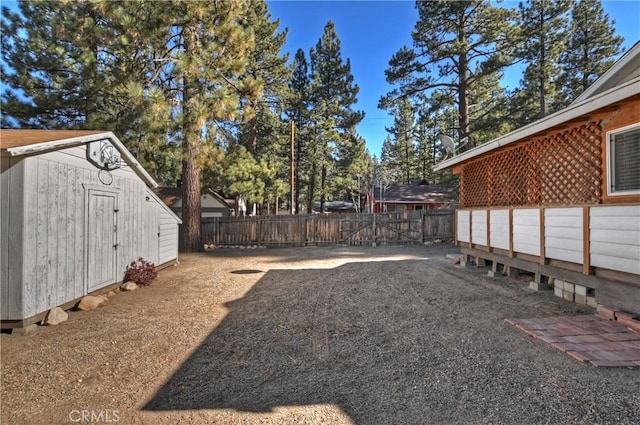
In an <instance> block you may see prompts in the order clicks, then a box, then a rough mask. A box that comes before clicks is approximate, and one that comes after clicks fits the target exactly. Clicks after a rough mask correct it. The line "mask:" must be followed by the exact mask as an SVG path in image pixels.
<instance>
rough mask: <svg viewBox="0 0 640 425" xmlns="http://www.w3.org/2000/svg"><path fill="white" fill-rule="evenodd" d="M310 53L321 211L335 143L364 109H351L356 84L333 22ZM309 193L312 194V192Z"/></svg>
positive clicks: (357, 119) (355, 99)
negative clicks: (360, 110) (343, 55)
mask: <svg viewBox="0 0 640 425" xmlns="http://www.w3.org/2000/svg"><path fill="white" fill-rule="evenodd" d="M310 56H311V69H312V74H311V75H312V79H311V101H312V103H313V116H312V120H313V127H314V142H313V143H315V144H316V146H315V148H316V149H317V150H316V152H317V153H318V154H319V164H317V166H318V167H319V168H320V211H321V212H324V211H325V202H326V200H327V194H328V180H327V179H328V177H329V173H330V172H331V170H332V168H333V166H334V153H335V146H336V143H337V142H338V141H339V140H341V138H342V137H343V135H344V134H345V132H346V131H347V130H348V129H351V128H354V127H355V126H356V125H357V124H358V123H359V122H360V121H362V119H363V118H364V113H363V112H359V111H354V110H353V109H352V106H353V105H354V104H355V103H356V102H357V95H358V91H359V88H358V86H357V85H356V84H355V83H354V82H353V75H352V74H351V64H350V61H349V59H347V60H346V62H343V61H342V54H341V51H340V39H339V38H338V35H337V33H336V30H335V26H334V24H333V22H331V21H329V22H327V24H326V25H325V27H324V32H323V34H322V37H321V38H320V39H319V40H318V43H317V44H316V47H315V48H314V49H312V50H311V54H310ZM310 195H311V196H313V193H311V194H310ZM309 204H310V202H309Z"/></svg>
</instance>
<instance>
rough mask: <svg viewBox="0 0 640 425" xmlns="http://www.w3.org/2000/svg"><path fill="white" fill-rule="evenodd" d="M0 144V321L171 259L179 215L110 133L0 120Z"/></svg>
mask: <svg viewBox="0 0 640 425" xmlns="http://www.w3.org/2000/svg"><path fill="white" fill-rule="evenodd" d="M0 154H1V157H0V158H1V160H2V163H1V165H2V167H1V171H2V172H1V175H0V194H1V196H0V198H1V209H0V234H1V237H0V241H1V242H0V245H1V250H0V252H1V257H0V264H1V270H0V272H1V278H0V280H1V294H0V295H1V296H0V300H1V304H0V310H1V320H2V327H3V328H7V327H20V326H26V325H28V324H31V323H35V322H36V321H38V320H40V319H41V318H42V317H43V316H44V314H46V312H47V311H48V310H50V309H51V308H53V307H57V306H62V307H63V308H64V307H67V308H68V307H71V306H72V305H73V304H74V303H75V302H76V301H77V300H78V299H79V298H81V297H82V296H84V295H87V294H90V293H94V292H100V291H106V290H107V289H108V288H110V287H111V286H113V285H116V284H118V283H119V282H121V281H122V280H123V277H124V273H125V270H126V267H127V265H128V264H129V263H130V262H131V261H134V260H136V259H138V258H139V257H143V258H144V259H146V260H147V261H152V262H153V263H155V264H156V265H157V266H158V267H163V266H166V265H170V264H174V263H176V262H177V258H178V224H179V223H180V219H179V218H178V217H176V215H175V214H174V213H173V212H172V211H171V210H170V209H169V208H168V207H167V206H166V205H164V203H162V202H161V201H160V199H159V198H158V197H157V196H156V195H155V193H154V192H153V190H152V189H153V188H155V187H156V186H157V184H156V182H155V181H154V180H153V179H152V178H151V176H149V174H148V173H147V172H146V171H145V170H144V169H143V168H142V166H141V165H140V164H139V163H138V161H136V159H135V158H134V157H133V156H132V155H131V153H130V152H129V151H128V150H127V149H126V148H125V147H124V146H123V144H122V143H121V142H120V141H119V140H118V138H117V137H116V136H115V135H114V134H113V133H110V132H100V131H50V130H0Z"/></svg>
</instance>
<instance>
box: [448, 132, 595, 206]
mask: <svg viewBox="0 0 640 425" xmlns="http://www.w3.org/2000/svg"><path fill="white" fill-rule="evenodd" d="M601 133H602V132H601V129H600V127H599V126H598V125H597V124H596V123H588V124H585V125H582V126H580V127H574V128H572V129H570V130H566V131H564V132H560V133H556V134H554V135H552V136H547V137H540V138H536V139H533V140H530V141H528V142H526V143H523V144H521V145H520V146H517V147H515V148H511V149H507V150H504V151H502V152H498V153H496V154H494V155H491V156H488V157H486V158H484V159H481V160H478V161H475V162H472V163H470V164H467V165H465V166H464V167H463V168H462V175H461V195H460V204H461V207H463V208H468V207H487V206H529V205H572V204H583V203H585V204H586V203H597V202H598V201H599V200H600V198H601V183H602V171H601V169H602V164H601V147H600V146H601V145H600V141H601Z"/></svg>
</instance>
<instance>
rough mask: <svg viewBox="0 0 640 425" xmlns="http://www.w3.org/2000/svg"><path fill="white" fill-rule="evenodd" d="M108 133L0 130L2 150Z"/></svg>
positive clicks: (93, 131)
mask: <svg viewBox="0 0 640 425" xmlns="http://www.w3.org/2000/svg"><path fill="white" fill-rule="evenodd" d="M105 133H108V132H105V131H99V130H15V129H0V148H2V149H10V148H18V147H23V146H30V145H35V144H40V143H48V142H55V141H61V140H66V139H77V138H78V137H82V136H93V135H96V134H105Z"/></svg>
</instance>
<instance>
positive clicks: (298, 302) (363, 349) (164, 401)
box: [144, 260, 450, 423]
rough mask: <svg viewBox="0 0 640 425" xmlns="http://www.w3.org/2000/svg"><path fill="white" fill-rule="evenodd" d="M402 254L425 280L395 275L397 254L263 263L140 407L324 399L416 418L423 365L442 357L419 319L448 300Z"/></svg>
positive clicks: (256, 405)
mask: <svg viewBox="0 0 640 425" xmlns="http://www.w3.org/2000/svg"><path fill="white" fill-rule="evenodd" d="M402 263H403V268H402V269H403V270H407V269H408V270H409V274H410V275H412V276H416V275H421V276H422V279H419V281H416V280H415V279H406V280H405V279H403V277H402V276H398V275H397V274H398V267H397V264H398V262H380V263H376V266H375V267H371V266H368V265H366V264H362V263H357V264H346V265H343V266H340V267H337V268H334V269H329V270H322V271H319V270H292V271H286V270H276V271H269V272H268V273H267V274H266V275H265V276H263V277H262V279H260V281H258V283H257V284H256V285H255V286H254V287H253V288H252V289H251V291H249V292H248V293H247V294H246V296H245V297H243V298H241V299H238V300H235V301H232V302H230V303H228V304H227V305H226V306H227V307H228V309H229V313H228V314H227V316H226V317H225V319H224V320H223V322H222V323H221V324H220V325H219V326H218V327H217V328H216V329H215V330H214V331H213V332H212V333H211V334H210V335H209V336H208V337H207V338H206V340H205V341H204V342H203V343H202V344H201V345H200V346H199V347H198V348H197V349H196V351H195V352H194V353H193V354H192V355H191V356H190V357H189V359H188V360H187V361H186V362H185V363H184V364H182V366H181V367H180V368H179V370H177V372H175V374H174V375H173V376H172V377H171V378H170V380H169V381H168V382H166V384H165V385H164V386H163V387H162V388H161V389H160V391H159V392H158V393H157V394H156V395H155V397H154V398H153V399H152V400H151V401H149V402H148V404H147V405H146V406H145V407H144V409H145V410H152V411H168V410H190V409H236V410H239V411H247V412H268V411H271V410H272V409H273V408H275V407H278V406H296V405H298V406H299V405H317V404H331V405H336V406H338V407H339V408H340V409H342V411H343V412H345V413H346V414H347V415H349V417H351V418H352V419H353V420H354V421H355V422H357V423H374V422H380V423H389V420H390V418H393V420H392V422H394V423H416V422H420V421H421V420H420V418H424V417H426V416H428V415H426V412H425V411H424V410H426V409H427V408H428V404H429V403H425V401H428V399H429V398H430V396H429V394H425V391H429V390H428V386H425V385H424V382H423V381H424V379H425V378H424V373H423V369H424V368H425V367H430V366H433V365H434V364H437V363H439V362H444V361H447V360H446V350H443V348H444V347H443V346H442V345H441V344H444V343H445V342H443V341H434V340H432V339H431V338H430V336H429V331H428V329H429V327H430V326H425V325H426V324H427V323H429V322H433V321H434V320H435V321H442V319H443V318H442V317H438V316H440V315H442V314H443V313H442V312H441V311H440V310H441V309H438V308H437V307H436V306H434V304H436V303H438V304H439V303H441V304H442V305H446V304H449V303H450V301H447V300H444V299H443V300H440V301H438V300H436V298H434V295H433V294H432V293H431V292H430V291H429V288H428V280H429V276H430V271H429V270H430V269H429V267H426V266H425V261H415V260H414V261H404V262H402ZM367 270H368V272H367ZM417 270H419V271H417ZM394 273H396V276H395V278H394V279H386V278H385V276H391V275H393V274H394ZM432 418H433V416H432Z"/></svg>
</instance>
